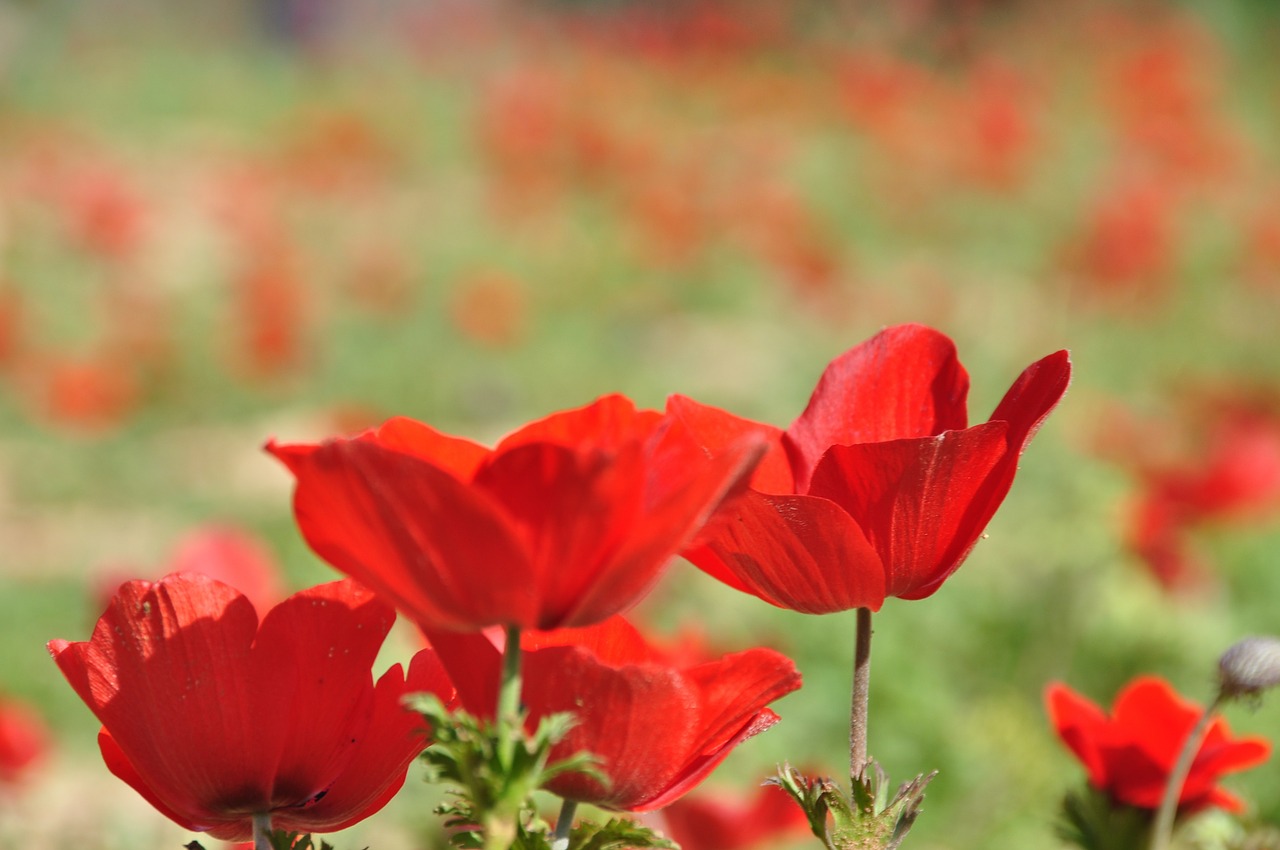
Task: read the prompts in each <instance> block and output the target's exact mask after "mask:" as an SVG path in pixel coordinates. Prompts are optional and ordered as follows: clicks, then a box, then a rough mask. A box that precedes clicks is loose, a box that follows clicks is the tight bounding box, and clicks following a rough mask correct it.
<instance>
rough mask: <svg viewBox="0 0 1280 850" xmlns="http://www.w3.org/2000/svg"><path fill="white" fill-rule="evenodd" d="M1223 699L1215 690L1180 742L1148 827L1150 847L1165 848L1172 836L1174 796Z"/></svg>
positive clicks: (1180, 789) (1163, 849)
mask: <svg viewBox="0 0 1280 850" xmlns="http://www.w3.org/2000/svg"><path fill="white" fill-rule="evenodd" d="M1225 701H1226V694H1225V693H1223V692H1219V693H1218V696H1217V697H1216V698H1215V699H1214V701H1213V702H1212V703H1211V704H1210V705H1209V707H1208V708H1206V709H1205V710H1204V714H1202V715H1200V719H1199V720H1198V721H1196V725H1195V727H1194V728H1193V729H1192V730H1191V733H1190V734H1188V735H1187V740H1186V742H1185V743H1184V744H1183V745H1182V752H1180V753H1179V754H1178V761H1177V762H1176V763H1175V764H1174V765H1173V770H1172V771H1170V772H1169V781H1168V782H1166V783H1165V786H1164V795H1163V796H1162V797H1161V798H1160V808H1159V809H1157V810H1156V819H1155V824H1154V825H1153V826H1152V828H1151V850H1165V848H1167V847H1168V846H1169V840H1170V838H1171V837H1172V835H1173V819H1174V817H1175V816H1176V815H1177V813H1178V798H1179V797H1181V796H1182V786H1183V785H1185V784H1186V783H1187V774H1189V773H1190V772H1191V764H1192V762H1194V761H1195V760H1196V755H1197V754H1198V753H1199V752H1200V742H1201V739H1202V738H1204V733H1205V730H1207V729H1208V728H1209V722H1210V721H1211V720H1213V715H1214V713H1215V712H1216V711H1217V710H1218V706H1220V705H1222V703H1223V702H1225Z"/></svg>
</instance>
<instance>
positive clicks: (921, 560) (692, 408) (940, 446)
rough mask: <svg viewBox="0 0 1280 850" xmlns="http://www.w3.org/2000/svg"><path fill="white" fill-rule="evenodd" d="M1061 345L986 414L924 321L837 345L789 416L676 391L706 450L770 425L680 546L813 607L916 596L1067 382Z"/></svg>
mask: <svg viewBox="0 0 1280 850" xmlns="http://www.w3.org/2000/svg"><path fill="white" fill-rule="evenodd" d="M1070 375H1071V363H1070V361H1069V359H1068V357H1067V353H1066V352H1065V351H1059V352H1057V353H1056V354H1051V355H1049V356H1048V357H1045V358H1044V359H1042V360H1040V361H1038V362H1036V363H1033V364H1032V365H1031V366H1029V367H1028V368H1027V369H1026V370H1025V371H1024V372H1023V373H1022V375H1021V376H1019V378H1018V379H1017V380H1016V381H1015V382H1014V384H1013V386H1012V387H1011V388H1010V389H1009V391H1008V392H1007V393H1006V394H1005V397H1004V399H1003V400H1002V401H1001V402H1000V404H999V405H998V406H997V407H996V409H995V412H994V413H992V415H991V420H990V421H988V422H985V423H983V424H981V425H975V426H973V427H966V422H967V416H966V411H965V398H966V395H967V393H968V389H969V378H968V374H967V373H966V372H965V370H964V367H963V366H961V365H960V362H959V360H958V359H957V358H956V351H955V344H954V343H953V342H952V341H951V340H950V339H949V338H947V337H946V336H944V335H943V334H941V333H939V332H938V331H935V330H932V329H930V328H927V327H924V326H921V325H900V326H898V327H892V328H889V329H887V330H885V331H882V332H881V333H879V334H877V335H876V336H875V337H873V338H872V339H870V340H868V341H867V342H864V343H862V344H861V345H859V346H856V347H855V348H853V349H851V350H850V351H848V352H846V353H845V354H843V355H841V356H840V357H838V358H837V359H836V360H834V361H833V362H832V363H831V364H830V365H829V366H828V367H827V369H826V371H825V372H824V373H823V375H822V379H821V380H820V381H819V382H818V386H817V389H815V390H814V393H813V396H812V398H811V399H810V400H809V406H808V407H807V408H806V409H805V411H804V413H802V414H801V415H800V416H799V418H797V419H796V421H795V422H793V423H792V424H791V426H790V427H789V428H788V429H787V430H786V431H782V430H780V429H778V428H775V427H773V426H770V425H763V424H760V423H757V422H751V421H749V420H746V419H740V418H738V417H736V416H732V415H731V414H728V413H725V412H724V411H722V410H718V409H716V408H713V407H707V406H705V405H701V404H699V403H697V402H694V401H692V400H691V399H688V398H684V397H682V396H673V397H672V399H671V400H670V402H669V403H668V410H669V411H671V412H672V413H674V414H675V415H677V416H678V417H679V418H681V419H682V420H683V421H684V422H685V423H686V424H688V425H689V427H690V428H691V430H693V431H694V433H695V434H697V435H698V437H699V439H700V440H701V441H702V443H703V444H704V445H705V446H707V447H708V449H709V450H710V451H712V453H713V454H714V453H716V452H719V451H720V450H721V447H723V446H725V445H727V444H729V442H730V441H731V440H737V439H740V438H741V435H743V434H746V433H763V434H765V435H766V436H767V437H768V438H769V441H770V450H769V452H768V453H767V454H766V455H765V458H764V460H763V461H762V462H761V464H760V466H759V468H758V469H757V470H756V472H755V475H754V477H753V478H752V481H751V488H750V490H748V492H747V494H746V495H745V496H744V497H743V498H742V499H739V500H737V501H735V502H734V505H733V509H732V510H731V512H730V515H731V517H732V521H726V522H721V523H717V524H714V525H712V526H710V527H709V528H708V531H707V532H706V533H705V534H703V535H702V536H701V537H700V540H699V545H696V546H694V547H692V548H691V549H690V550H689V551H688V552H686V553H685V554H686V557H688V558H689V560H691V561H693V562H694V563H695V564H696V565H698V566H699V567H700V568H702V569H703V570H704V571H706V572H707V573H709V574H711V575H713V576H715V577H716V578H718V579H720V580H721V581H723V582H725V583H726V584H729V585H731V586H732V587H736V588H738V589H739V590H742V591H745V592H747V593H751V594H754V595H756V596H759V597H760V598H761V599H763V600H765V601H766V602H769V603H771V604H773V605H777V606H779V607H782V608H790V609H792V610H796V611H803V612H806V613H810V614H821V613H829V612H833V611H844V610H847V609H850V608H859V607H866V608H871V609H873V610H878V609H879V608H880V606H881V604H882V603H883V602H884V600H885V598H886V597H888V596H896V597H899V598H902V599H923V598H924V597H926V596H929V595H930V594H932V593H934V592H935V591H936V590H937V589H938V588H939V587H940V586H941V585H942V583H943V582H944V581H945V580H946V579H947V577H948V576H950V575H951V574H952V573H953V572H955V570H956V569H957V568H958V567H959V566H960V564H961V562H963V561H964V559H965V557H966V556H967V555H968V553H969V550H970V549H972V548H973V546H974V544H975V543H976V542H977V540H978V537H979V535H981V534H982V530H983V529H984V528H985V527H986V525H987V522H988V521H989V520H990V519H991V517H992V515H994V514H995V511H996V508H998V507H999V506H1000V503H1001V502H1002V501H1003V500H1004V497H1005V494H1006V493H1008V491H1009V487H1010V486H1011V485H1012V483H1013V477H1014V473H1015V472H1016V471H1017V464H1018V457H1019V456H1020V455H1021V454H1022V451H1023V449H1024V448H1025V447H1026V445H1027V443H1028V442H1029V441H1030V439H1031V437H1032V435H1033V434H1034V433H1035V431H1036V429H1037V428H1039V426H1040V423H1041V422H1043V421H1044V418H1045V417H1046V416H1047V415H1048V414H1049V412H1050V411H1051V410H1052V409H1053V408H1054V406H1055V405H1056V404H1057V403H1058V400H1059V399H1060V398H1061V397H1062V394H1063V393H1064V392H1065V391H1066V388H1067V383H1068V381H1069V379H1070Z"/></svg>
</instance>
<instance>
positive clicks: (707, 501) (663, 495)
mask: <svg viewBox="0 0 1280 850" xmlns="http://www.w3.org/2000/svg"><path fill="white" fill-rule="evenodd" d="M761 450H762V445H761V443H760V440H759V438H758V437H757V436H755V435H748V436H746V437H744V438H743V439H742V440H739V441H738V442H737V443H736V444H734V445H731V446H728V447H726V448H725V449H724V450H723V451H721V452H720V453H718V454H717V455H716V456H715V457H713V458H711V459H707V458H706V456H705V455H704V454H703V452H702V450H701V449H700V448H698V446H697V445H696V444H695V443H693V442H691V441H690V442H688V443H682V442H681V441H679V440H675V439H672V440H669V441H666V442H665V443H664V444H663V445H660V446H659V447H658V449H657V451H656V453H655V456H654V457H652V458H651V459H650V463H649V467H650V468H649V471H648V476H647V479H646V484H645V491H644V504H643V509H642V514H641V515H640V516H639V517H637V518H636V520H635V524H634V526H633V527H632V529H631V531H630V533H629V534H627V535H626V537H625V538H624V539H623V540H622V541H621V545H620V547H619V548H618V550H617V551H616V552H614V554H613V557H612V559H611V561H610V563H609V564H608V566H607V569H606V570H603V571H602V572H601V573H600V574H599V575H597V576H596V579H595V580H594V581H592V582H591V583H590V585H589V586H587V587H585V588H584V589H583V592H582V593H581V595H580V596H579V597H578V598H577V601H576V602H575V603H574V607H573V615H572V616H571V617H570V618H567V620H566V624H568V625H577V624H585V623H592V622H598V621H600V620H601V619H602V618H604V617H606V616H609V615H612V614H615V613H618V612H619V611H622V610H625V609H626V608H627V607H629V606H630V604H631V603H632V602H633V601H634V600H637V599H639V598H640V597H641V596H642V595H643V594H644V593H645V592H647V591H648V590H649V588H650V586H651V585H652V584H653V582H654V581H655V580H656V579H657V577H658V576H659V575H660V574H661V572H662V571H663V570H664V569H666V567H667V565H668V564H669V563H670V561H671V559H672V558H673V557H675V555H676V554H677V553H679V552H680V550H681V549H683V548H684V547H685V546H686V545H687V544H689V543H690V541H692V540H693V538H694V537H695V535H697V534H698V533H700V532H702V531H703V530H705V529H707V528H708V526H709V525H710V526H711V527H714V525H716V524H719V522H721V521H722V520H721V519H720V518H716V519H713V518H712V517H713V514H715V512H717V511H718V510H720V509H721V508H722V507H725V506H726V503H729V502H732V503H734V504H736V501H737V499H739V498H741V496H742V494H744V493H745V492H746V491H745V485H746V479H747V477H748V476H749V475H750V472H751V469H752V467H753V466H754V465H755V463H756V461H757V460H758V458H759V456H760V451H761ZM729 510H731V507H730V508H729V509H726V510H725V511H723V512H722V513H721V514H720V517H725V518H727V516H728V514H729Z"/></svg>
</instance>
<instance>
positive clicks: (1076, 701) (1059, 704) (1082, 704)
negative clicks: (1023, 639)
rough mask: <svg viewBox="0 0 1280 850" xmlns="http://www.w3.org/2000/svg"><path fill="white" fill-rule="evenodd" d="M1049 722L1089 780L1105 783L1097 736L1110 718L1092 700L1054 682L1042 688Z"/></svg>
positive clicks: (1104, 785)
mask: <svg viewBox="0 0 1280 850" xmlns="http://www.w3.org/2000/svg"><path fill="white" fill-rule="evenodd" d="M1045 702H1046V704H1047V706H1048V709H1049V721H1050V722H1051V723H1052V724H1053V727H1054V729H1056V730H1057V732H1058V737H1059V738H1061V739H1062V742H1063V743H1064V744H1066V745H1067V746H1068V747H1070V748H1071V751H1072V752H1073V753H1075V754H1076V757H1077V758H1079V759H1080V761H1081V762H1082V763H1083V764H1084V766H1085V770H1087V771H1088V772H1089V780H1090V781H1091V782H1093V784H1094V785H1095V786H1097V787H1099V788H1105V787H1106V786H1107V769H1106V763H1105V762H1104V761H1103V760H1102V756H1101V754H1100V753H1099V752H1098V745H1097V741H1098V738H1099V737H1100V736H1101V735H1103V734H1104V732H1105V730H1106V727H1107V725H1108V724H1109V723H1110V720H1109V719H1108V718H1107V715H1106V713H1105V712H1104V711H1103V710H1102V709H1101V708H1099V707H1098V706H1097V705H1095V704H1094V703H1092V702H1090V701H1089V700H1087V699H1085V698H1084V697H1082V696H1080V695H1079V694H1077V693H1076V692H1075V691H1073V690H1071V689H1070V688H1068V687H1067V686H1066V685H1061V684H1057V683H1054V684H1052V685H1050V686H1049V687H1048V688H1047V689H1046V690H1045Z"/></svg>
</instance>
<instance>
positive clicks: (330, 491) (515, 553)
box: [267, 395, 761, 631]
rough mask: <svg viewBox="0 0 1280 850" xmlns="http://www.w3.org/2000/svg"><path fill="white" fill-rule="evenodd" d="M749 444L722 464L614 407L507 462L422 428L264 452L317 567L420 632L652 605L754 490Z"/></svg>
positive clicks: (579, 622)
mask: <svg viewBox="0 0 1280 850" xmlns="http://www.w3.org/2000/svg"><path fill="white" fill-rule="evenodd" d="M760 442H761V441H760V440H759V438H755V437H751V436H748V437H747V438H746V439H744V440H742V441H739V442H738V443H736V444H735V445H733V446H731V447H728V448H727V450H726V451H725V452H724V453H723V454H722V455H721V456H719V457H717V458H714V459H709V458H708V457H707V455H706V453H705V452H704V451H703V450H702V448H701V447H700V446H699V445H698V444H697V442H696V441H694V439H693V438H692V436H691V435H690V434H689V433H688V432H687V430H686V429H685V428H684V427H683V426H682V425H681V424H680V423H679V422H676V421H674V420H672V419H671V418H670V417H664V416H662V414H660V413H658V412H657V411H648V410H636V408H635V406H634V405H633V404H632V403H631V402H630V401H629V400H627V399H626V398H623V397H622V396H616V395H615V396H607V397H604V398H601V399H599V400H598V401H596V402H595V403H593V404H590V405H587V406H586V407H583V408H579V409H577V410H570V411H565V412H561V413H556V414H552V415H551V416H548V417H547V418H545V419H542V420H539V421H537V422H533V423H531V424H529V425H526V426H525V427H523V428H521V429H520V430H518V431H516V432H514V433H513V434H511V435H510V436H508V437H506V438H505V439H503V440H502V441H501V442H500V443H498V445H497V447H496V448H494V449H487V448H485V447H483V446H481V445H478V444H476V443H473V442H470V441H469V440H464V439H461V438H459V437H450V436H447V435H445V434H442V433H440V432H439V431H436V430H434V429H432V428H430V427H429V426H427V425H424V424H422V423H419V422H415V421H413V420H410V419H403V418H397V419H391V420H390V421H388V422H387V423H385V424H384V425H383V426H382V427H381V428H378V429H377V430H374V431H368V432H365V433H363V434H360V435H358V436H356V437H353V438H350V439H340V440H330V441H328V442H325V443H322V444H320V445H289V446H282V445H278V444H276V443H274V442H272V443H269V444H268V445H267V450H268V451H269V452H271V453H272V454H274V455H275V456H276V457H277V458H279V459H280V460H281V461H282V462H283V463H284V464H285V465H286V466H288V467H289V470H290V471H291V472H292V473H293V474H294V477H295V478H296V479H297V490H296V491H295V493H294V503H293V504H294V513H295V515H296V517H297V521H298V526H299V527H300V528H301V530H302V535H303V537H305V538H306V540H307V543H309V544H310V545H311V548H312V549H314V550H315V551H316V553H317V554H318V555H320V557H322V558H324V559H325V560H326V561H328V562H329V563H330V564H332V565H334V566H335V567H337V568H338V569H340V570H342V571H343V572H345V573H347V574H348V575H350V576H352V577H354V578H356V579H358V580H359V581H361V582H363V583H364V584H366V585H368V586H369V587H371V588H373V589H374V590H376V591H378V592H379V593H380V594H381V595H382V596H383V598H385V599H388V600H391V601H393V602H394V603H395V604H396V605H397V606H398V607H399V608H400V610H401V611H403V612H405V613H406V614H408V615H409V616H411V617H413V618H414V619H415V620H417V621H418V623H419V624H420V625H422V626H423V628H427V629H445V630H452V631H477V630H479V629H481V628H484V627H486V626H491V625H497V624H503V625H517V626H520V627H523V628H535V629H549V628H559V627H565V626H585V625H589V624H591V623H598V622H600V621H601V620H603V619H605V618H606V617H609V616H610V615H612V614H615V613H617V612H619V611H621V610H623V609H625V608H627V607H628V606H630V605H631V604H632V603H634V602H635V601H637V600H638V599H639V598H640V596H641V595H643V594H644V593H645V592H646V591H647V590H648V589H649V587H650V586H651V585H652V584H653V582H654V581H655V580H656V578H657V577H658V575H659V573H660V572H661V571H662V569H663V568H664V567H665V565H666V564H667V562H668V561H669V560H670V559H671V558H672V556H674V555H675V554H676V553H678V552H679V551H680V549H681V548H682V547H684V546H686V545H687V544H688V543H689V542H690V541H691V540H692V538H693V536H694V534H695V533H696V532H697V531H698V530H699V529H700V528H701V527H702V525H703V523H704V522H706V520H707V519H708V517H709V516H710V515H711V514H712V512H713V511H714V510H715V509H716V508H717V507H719V505H720V504H721V502H723V501H724V500H725V499H726V498H727V497H728V496H729V495H730V494H731V493H733V492H736V491H737V490H740V489H741V487H742V486H744V485H745V482H746V478H747V476H748V475H749V474H750V471H751V468H752V466H753V465H754V463H755V461H756V459H757V458H758V456H759V452H760V450H761V445H760Z"/></svg>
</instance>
